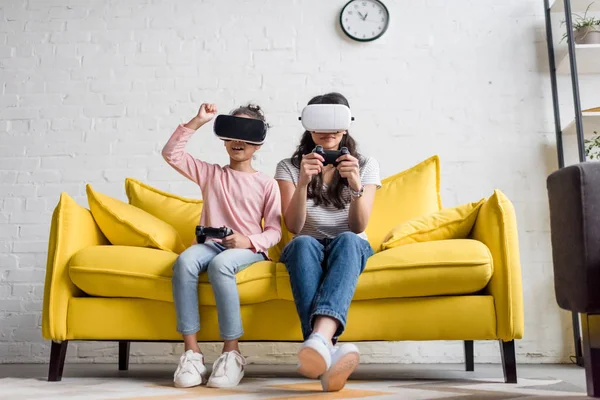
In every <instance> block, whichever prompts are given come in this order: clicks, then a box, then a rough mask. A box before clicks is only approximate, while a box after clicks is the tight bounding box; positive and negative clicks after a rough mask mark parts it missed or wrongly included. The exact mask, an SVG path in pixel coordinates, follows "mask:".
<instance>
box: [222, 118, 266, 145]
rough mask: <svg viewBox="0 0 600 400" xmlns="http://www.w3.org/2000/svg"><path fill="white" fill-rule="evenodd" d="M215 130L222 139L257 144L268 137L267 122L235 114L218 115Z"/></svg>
mask: <svg viewBox="0 0 600 400" xmlns="http://www.w3.org/2000/svg"><path fill="white" fill-rule="evenodd" d="M213 130H214V132H215V135H216V136H217V137H218V138H219V139H221V140H239V141H240V142H246V143H250V144H256V145H260V144H263V143H264V142H265V138H266V137H267V124H265V123H264V122H263V121H261V120H259V119H252V118H242V117H236V116H233V115H225V114H221V115H217V118H215V123H214V125H213Z"/></svg>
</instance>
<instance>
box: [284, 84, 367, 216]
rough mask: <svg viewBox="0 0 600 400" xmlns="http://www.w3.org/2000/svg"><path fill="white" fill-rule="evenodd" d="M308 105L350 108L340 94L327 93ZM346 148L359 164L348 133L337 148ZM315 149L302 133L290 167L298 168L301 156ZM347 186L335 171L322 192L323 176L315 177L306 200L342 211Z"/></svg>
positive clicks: (307, 137) (309, 136) (353, 141)
mask: <svg viewBox="0 0 600 400" xmlns="http://www.w3.org/2000/svg"><path fill="white" fill-rule="evenodd" d="M308 104H343V105H345V106H346V107H350V104H349V103H348V100H347V99H346V98H345V97H344V96H343V95H342V94H340V93H335V92H334V93H327V94H324V95H320V96H316V97H313V98H312V99H310V101H309V102H308ZM342 147H346V148H347V149H348V151H349V152H350V154H351V155H352V156H354V157H356V158H357V159H358V160H359V162H361V157H360V154H359V153H358V151H357V145H356V141H355V140H354V139H353V138H352V136H350V132H347V133H346V134H344V137H343V138H342V140H341V142H340V145H339V148H340V149H341V148H342ZM314 148H315V142H314V141H313V139H312V135H311V133H310V132H309V131H304V134H303V135H302V138H301V139H300V144H299V145H298V147H297V148H296V152H295V153H294V155H293V156H292V165H293V166H294V167H296V168H300V163H301V162H302V156H303V155H306V154H309V153H310V152H312V151H313V149H314ZM347 185H348V180H347V179H345V178H342V177H341V176H340V173H339V172H338V171H337V170H335V172H334V175H333V179H332V181H331V184H329V185H328V186H327V191H324V190H323V176H322V174H319V175H317V176H316V177H315V178H314V179H313V180H312V181H311V182H310V184H309V185H308V198H309V199H313V200H314V202H315V205H317V206H319V205H321V204H323V205H326V206H328V205H330V204H332V205H333V206H334V207H335V208H337V209H340V210H341V209H343V208H344V207H345V206H346V204H347V203H348V199H344V197H343V196H342V193H343V190H344V187H345V186H347Z"/></svg>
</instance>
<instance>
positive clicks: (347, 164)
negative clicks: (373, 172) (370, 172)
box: [337, 154, 362, 192]
mask: <svg viewBox="0 0 600 400" xmlns="http://www.w3.org/2000/svg"><path fill="white" fill-rule="evenodd" d="M337 161H338V162H339V164H338V166H337V170H338V171H339V172H340V176H341V177H342V178H346V179H348V186H350V189H352V190H354V191H355V192H358V191H359V190H360V188H361V187H362V183H361V181H360V167H359V164H358V160H357V159H356V157H353V156H352V155H350V154H344V155H343V156H341V157H340V158H338V159H337Z"/></svg>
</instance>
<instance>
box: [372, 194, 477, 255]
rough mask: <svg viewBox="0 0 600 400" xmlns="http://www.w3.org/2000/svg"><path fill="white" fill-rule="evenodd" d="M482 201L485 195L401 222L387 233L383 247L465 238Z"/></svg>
mask: <svg viewBox="0 0 600 400" xmlns="http://www.w3.org/2000/svg"><path fill="white" fill-rule="evenodd" d="M483 203H485V199H481V200H480V201H478V202H476V203H467V204H463V205H461V206H458V207H454V208H446V209H443V210H441V211H438V212H435V213H432V214H428V215H424V216H422V217H419V218H415V219H411V220H409V221H405V222H402V223H401V224H399V225H397V226H395V227H394V228H393V229H392V230H391V231H390V232H389V233H388V235H387V236H386V237H385V239H384V240H383V244H382V245H381V250H387V249H392V248H394V247H398V246H403V245H405V244H410V243H418V242H431V241H434V240H447V239H466V238H467V237H468V236H469V233H470V232H471V229H472V228H473V224H474V223H475V219H476V218H477V213H478V212H479V209H480V208H481V206H482V205H483Z"/></svg>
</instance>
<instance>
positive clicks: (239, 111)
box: [229, 103, 270, 129]
mask: <svg viewBox="0 0 600 400" xmlns="http://www.w3.org/2000/svg"><path fill="white" fill-rule="evenodd" d="M229 114H231V115H233V116H236V115H247V116H249V117H251V118H254V119H259V120H261V121H263V122H264V123H265V125H267V129H268V128H270V126H269V124H267V121H266V120H265V113H264V112H263V110H262V108H260V106H259V105H258V104H252V103H249V104H247V105H245V106H240V107H238V108H236V109H235V110H233V111H232V112H230V113H229Z"/></svg>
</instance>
